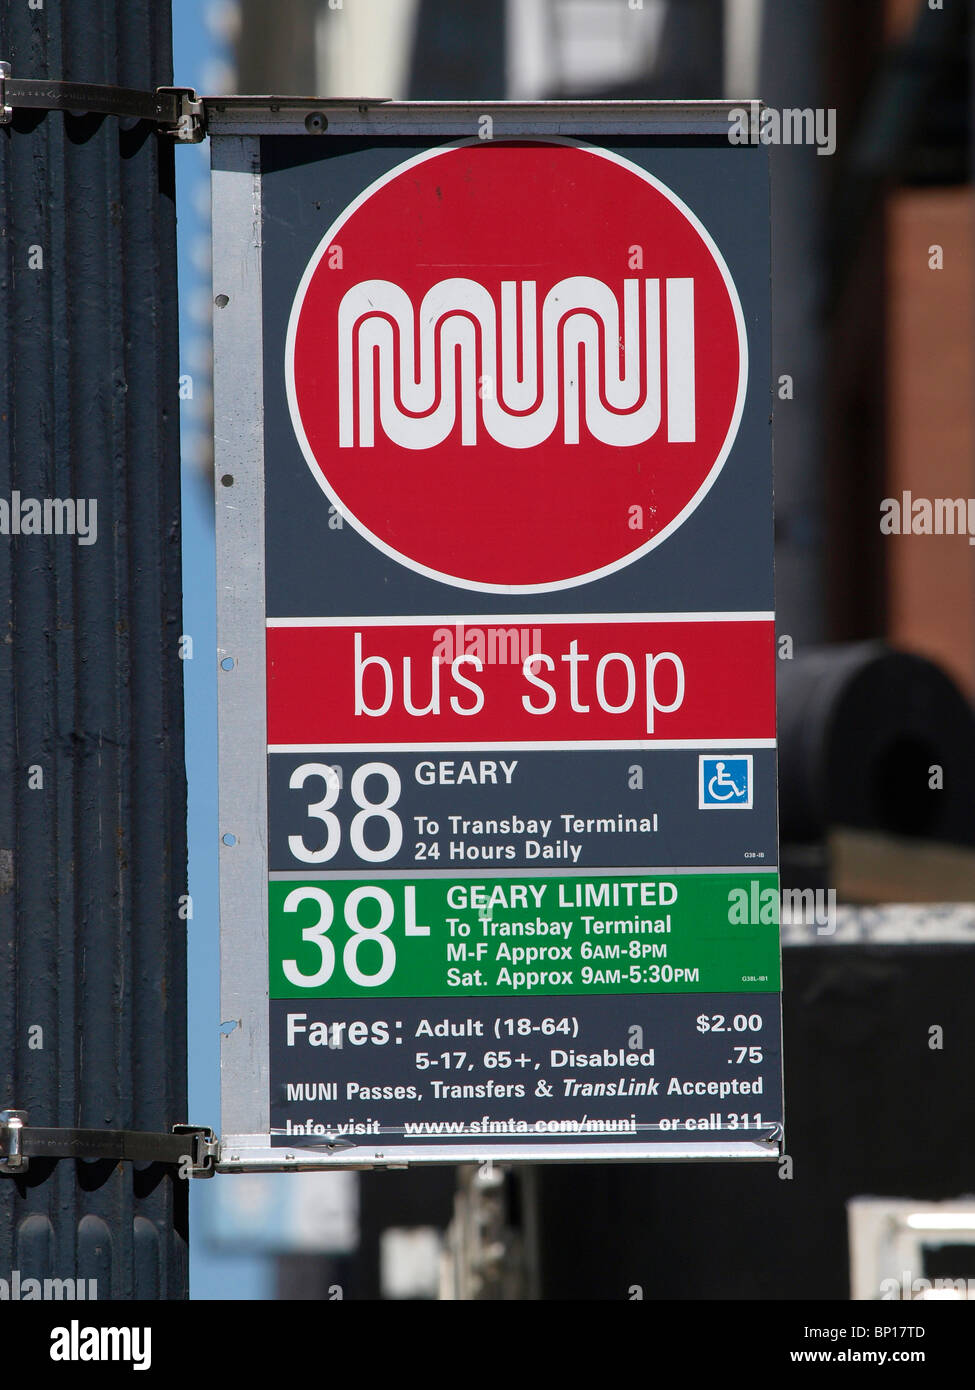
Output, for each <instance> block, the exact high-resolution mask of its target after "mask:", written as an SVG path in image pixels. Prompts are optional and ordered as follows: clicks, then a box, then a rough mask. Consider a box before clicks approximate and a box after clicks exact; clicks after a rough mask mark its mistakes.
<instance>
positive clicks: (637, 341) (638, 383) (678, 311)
mask: <svg viewBox="0 0 975 1390" xmlns="http://www.w3.org/2000/svg"><path fill="white" fill-rule="evenodd" d="M538 298H539V296H538V294H537V286H536V282H535V281H534V280H522V281H521V282H518V281H515V280H504V281H502V282H501V293H500V313H499V312H498V305H497V303H496V302H495V298H494V296H493V295H492V294H491V292H490V291H489V290H488V289H487V288H486V287H485V286H484V285H482V284H480V283H478V282H477V281H476V280H471V279H462V278H454V279H448V280H441V281H439V282H438V283H437V284H435V285H434V286H432V288H431V289H429V290H428V291H427V292H426V294H424V296H423V298H422V300H421V301H420V303H419V304H414V302H413V300H412V299H411V298H410V296H409V295H408V294H407V293H406V291H405V290H403V289H401V288H400V286H399V285H396V284H394V283H393V282H392V281H390V280H364V281H362V282H361V283H359V284H357V285H354V286H353V287H352V288H351V289H350V290H349V291H348V292H347V293H346V295H345V296H344V298H343V299H342V302H341V304H340V306H339V314H338V335H339V444H340V445H341V446H342V447H343V448H349V447H352V446H354V445H355V444H359V445H360V446H362V447H370V446H372V445H373V444H374V443H375V433H374V431H375V423H376V416H377V414H378V418H379V423H380V428H381V429H382V431H383V433H384V434H385V436H386V437H387V439H389V440H391V441H392V442H393V443H394V444H398V445H399V446H400V447H402V448H405V449H430V448H433V447H434V446H435V445H438V444H442V443H443V442H444V440H445V439H447V438H448V436H449V435H450V434H451V433H452V432H453V430H454V428H455V426H456V423H457V421H458V418H459V420H460V438H461V443H462V444H463V445H474V444H476V443H477V442H478V433H479V426H480V427H482V428H483V429H484V430H486V431H487V433H488V434H489V435H490V437H491V438H492V439H493V440H494V441H495V442H496V443H498V444H500V445H502V446H503V447H505V448H509V449H532V448H535V447H537V446H538V445H539V444H542V443H543V442H544V441H545V440H546V439H548V438H549V437H550V436H551V435H552V434H553V433H555V432H556V430H558V429H559V427H560V426H561V439H562V442H563V443H565V444H578V443H579V441H580V415H584V417H585V424H586V428H587V430H588V431H589V434H590V435H592V437H593V438H595V439H597V440H599V442H600V443H602V444H608V445H611V446H617V447H619V446H625V445H634V444H643V443H645V442H646V441H647V440H648V439H651V438H653V436H654V435H655V434H656V433H657V431H658V429H659V428H660V425H661V415H662V402H663V399H664V397H666V403H667V426H666V435H667V440H668V442H669V443H672V444H673V443H679V444H693V443H694V441H695V438H696V428H695V424H696V421H695V370H694V281H693V279H691V278H688V277H675V278H673V279H667V280H666V281H664V282H661V281H660V280H659V279H649V278H648V279H635V278H627V279H625V280H624V281H623V283H622V312H621V311H620V302H619V300H618V299H617V295H616V293H615V292H614V290H613V289H612V288H611V287H610V286H609V285H607V284H605V283H604V282H603V281H602V280H598V279H596V278H594V277H593V276H587V275H574V276H570V277H568V278H567V279H564V280H560V281H559V282H558V283H557V284H555V285H553V286H552V288H551V289H550V290H549V291H548V293H547V294H546V295H545V296H544V299H543V300H542V304H541V332H539V312H538V310H539V305H538ZM664 312H665V314H666V319H665V322H666V353H664V351H663V336H662V330H661V320H662V317H663V313H664ZM519 328H520V332H519ZM417 342H418V343H419V348H418V349H417V347H416V343H417ZM617 344H619V347H617ZM377 359H378V373H377V372H376V370H375V368H376V363H377ZM458 360H459V370H458V366H457V364H458ZM580 361H581V363H582V367H581V370H580ZM377 379H378V393H377V390H376V382H377ZM458 380H459V385H458ZM397 387H398V389H397ZM377 394H378V400H377ZM357 399H358V409H357V408H356V400H357Z"/></svg>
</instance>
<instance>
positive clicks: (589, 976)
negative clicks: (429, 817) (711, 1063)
mask: <svg viewBox="0 0 975 1390" xmlns="http://www.w3.org/2000/svg"><path fill="white" fill-rule="evenodd" d="M269 901H270V951H271V969H270V991H271V997H272V998H274V999H294V998H296V997H299V998H300V997H302V996H303V995H304V996H308V997H310V998H314V997H324V998H341V999H344V998H355V997H356V996H359V995H363V994H364V995H372V996H375V997H387V996H388V997H391V998H427V997H443V998H451V997H453V996H455V995H456V996H461V997H463V996H465V995H475V996H476V995H482V996H489V995H520V996H525V995H544V994H555V995H557V994H576V995H578V994H683V993H693V994H698V993H713V992H728V993H731V992H734V993H740V992H741V991H742V990H743V989H744V990H754V991H755V992H756V993H770V992H775V991H777V990H778V989H779V933H778V875H777V874H775V873H769V872H766V873H760V872H759V873H751V872H750V873H748V874H747V875H743V874H680V873H675V874H671V875H667V876H665V877H656V876H650V875H644V876H633V877H625V876H621V875H608V876H589V875H587V876H581V875H566V876H565V877H561V878H530V877H527V876H526V877H525V878H523V879H510V878H505V879H492V878H484V879H478V880H457V879H452V878H414V879H408V878H404V879H399V878H395V879H394V878H390V879H387V878H383V879H382V880H381V882H380V883H373V884H369V883H368V882H365V883H363V882H357V881H355V880H349V879H334V880H321V879H320V880H317V881H316V880H314V879H308V880H306V881H301V882H296V881H294V880H288V881H273V882H272V883H271V884H270V888H269ZM286 904H287V907H286ZM350 923H352V924H354V925H350ZM423 928H428V930H427V931H425V932H424V931H423ZM289 962H290V963H291V964H290V965H289V964H288V963H289ZM287 970H290V971H291V973H292V978H289V977H288V975H287V973H286V972H287Z"/></svg>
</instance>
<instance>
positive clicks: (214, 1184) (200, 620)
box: [173, 0, 271, 1299]
mask: <svg viewBox="0 0 975 1390" xmlns="http://www.w3.org/2000/svg"><path fill="white" fill-rule="evenodd" d="M219 8H220V6H219V4H214V3H204V4H201V3H200V0H174V3H173V56H174V80H175V82H176V83H178V84H179V85H180V86H186V87H194V88H195V89H196V90H197V91H198V92H204V91H207V90H212V85H210V84H212V83H213V81H214V78H215V74H216V71H217V66H218V64H220V62H221V60H222V59H224V60H225V57H226V55H225V54H223V53H222V52H221V49H220V47H219V45H218V43H217V42H216V41H215V40H214V37H213V35H212V34H211V32H210V29H209V28H208V25H207V16H208V13H209V14H211V15H212V14H214V13H216V12H217V11H218V10H219ZM208 188H209V144H208V142H206V141H205V142H204V143H203V144H201V145H193V146H181V147H179V148H178V149H177V151H176V199H177V213H178V218H179V280H180V373H181V375H183V374H189V375H191V376H193V377H194V378H195V380H194V397H193V399H192V400H186V401H183V403H182V406H181V425H182V442H183V631H184V633H186V634H187V635H188V636H190V637H192V639H193V659H192V660H190V661H186V662H185V663H184V669H183V676H184V683H185V704H186V769H187V775H188V780H189V844H190V861H189V870H190V893H191V896H192V898H193V918H192V920H191V921H190V922H188V924H187V925H188V928H189V959H188V974H189V995H188V1000H189V1088H190V1103H189V1114H188V1116H187V1117H186V1118H187V1119H189V1120H190V1121H191V1122H192V1123H193V1124H207V1125H211V1126H212V1127H213V1128H214V1129H215V1130H217V1131H218V1132H219V1128H220V1085H219V1075H220V1046H219V1022H220V1016H219V992H218V961H219V947H218V916H217V854H216V845H217V764H216V744H217V739H216V721H217V714H216V669H217V668H216V613H215V605H216V575H215V568H214V565H215V561H214V539H213V507H212V490H211V486H210V483H209V480H208V478H207V477H206V475H205V474H204V473H203V471H202V469H201V465H200V462H199V455H198V452H197V447H198V437H199V435H200V434H201V432H204V431H206V430H208V429H209V424H208V422H207V419H206V414H205V401H204V400H203V399H201V397H203V396H205V387H206V382H205V373H204V375H203V377H201V376H200V371H199V357H198V353H199V349H200V344H201V337H202V338H203V341H204V342H205V337H203V335H208V333H209V328H208V326H207V324H206V322H205V321H202V322H201V315H203V316H205V313H206V305H207V303H208V301H209V297H210V293H211V290H210V273H209V266H208V256H207V248H208V238H209V226H208V218H207V214H206V205H207V201H208ZM201 387H202V388H203V389H202V390H201ZM232 1181H233V1179H232V1178H226V1177H222V1178H221V1177H218V1178H216V1179H213V1180H212V1181H210V1182H194V1183H193V1184H192V1185H191V1189H190V1199H191V1207H190V1221H191V1224H190V1233H191V1234H190V1290H191V1297H193V1298H203V1299H208V1298H219V1299H258V1298H266V1297H269V1296H270V1295H271V1286H270V1279H271V1271H270V1266H269V1262H268V1261H267V1260H262V1259H259V1258H253V1257H246V1256H241V1255H230V1254H219V1253H217V1252H216V1251H215V1250H214V1249H213V1247H212V1244H211V1243H210V1242H209V1241H208V1240H207V1231H208V1228H210V1227H211V1226H212V1220H213V1218H212V1210H213V1203H214V1201H215V1200H216V1199H217V1198H218V1191H217V1189H218V1187H219V1185H220V1184H221V1183H228V1182H232Z"/></svg>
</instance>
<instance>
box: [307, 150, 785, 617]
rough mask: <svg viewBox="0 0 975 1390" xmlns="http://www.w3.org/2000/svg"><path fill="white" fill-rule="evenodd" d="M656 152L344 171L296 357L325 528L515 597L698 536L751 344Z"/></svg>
mask: <svg viewBox="0 0 975 1390" xmlns="http://www.w3.org/2000/svg"><path fill="white" fill-rule="evenodd" d="M641 157H642V158H643V159H644V160H645V167H641V166H639V165H637V164H635V163H633V162H632V161H631V160H630V159H629V158H627V157H626V156H625V155H624V154H622V153H620V152H617V151H615V150H610V149H605V148H597V147H595V146H588V145H584V144H581V143H580V142H578V141H572V140H559V139H546V140H541V139H538V140H515V139H512V140H501V139H499V140H493V141H483V140H478V139H476V138H475V139H473V140H470V141H460V142H458V143H456V144H453V145H445V146H438V147H436V148H434V149H431V150H426V151H424V152H423V153H422V154H420V155H416V156H414V157H412V158H411V159H408V160H406V161H405V162H404V163H401V164H395V163H393V164H391V165H390V167H388V168H387V169H386V172H385V173H383V174H382V175H381V176H380V177H379V178H378V179H376V180H375V181H374V182H373V183H371V184H369V185H368V186H367V187H363V186H362V179H363V177H364V175H365V172H366V171H365V170H360V171H359V172H356V167H355V166H354V164H350V165H348V166H347V167H346V166H343V176H342V178H341V179H338V181H337V185H336V186H335V188H332V184H331V183H329V188H330V189H332V193H331V194H330V197H331V198H332V199H333V205H334V206H338V205H339V204H340V200H341V199H342V198H347V199H348V201H347V202H346V203H345V206H344V208H342V210H341V211H340V212H339V213H338V215H337V216H336V217H335V218H334V220H333V221H332V222H331V224H330V225H329V226H328V228H327V230H324V235H321V237H320V240H319V242H318V244H317V246H316V248H315V250H314V252H313V254H312V255H311V259H310V260H309V261H308V262H307V264H306V266H305V269H304V272H303V274H302V276H301V279H300V281H299V282H298V283H297V286H296V288H295V294H294V299H293V300H292V304H291V312H290V317H289V320H288V331H287V335H286V339H285V344H284V362H283V366H284V384H285V390H286V394H287V401H288V410H289V413H290V417H291V424H292V426H293V429H294V436H295V439H296V441H297V443H298V446H299V448H300V450H301V452H302V453H303V455H304V458H305V461H306V463H307V464H308V467H309V468H310V470H311V474H312V477H313V478H314V480H315V483H316V485H317V486H318V487H320V488H321V490H322V492H323V493H324V494H325V497H326V498H327V504H326V505H323V506H322V507H321V508H318V509H316V508H315V507H314V506H311V507H309V509H308V512H307V519H308V525H309V526H310V527H312V528H314V527H316V526H318V527H325V528H327V527H328V525H329V522H328V517H329V516H332V517H334V515H335V514H338V515H339V516H340V517H341V519H342V522H343V524H344V525H345V527H346V538H347V537H348V531H349V530H350V529H354V530H357V531H358V532H359V533H360V535H361V536H363V537H364V538H365V539H366V540H367V541H368V542H369V543H370V544H371V545H373V546H374V547H376V548H377V549H378V550H380V551H381V552H382V553H383V554H385V555H386V556H387V557H388V558H390V559H392V560H394V561H396V562H397V563H399V564H401V565H405V566H407V567H408V568H410V569H413V570H415V571H416V572H418V573H420V574H423V575H427V576H430V577H432V578H434V579H436V580H440V581H443V582H446V583H449V584H456V585H458V586H459V587H462V588H467V589H479V590H482V591H484V592H491V591H496V592H499V593H505V594H510V593H531V592H539V593H541V592H549V591H554V590H557V589H561V588H567V587H570V586H572V585H576V584H585V583H588V582H589V581H590V580H592V579H596V578H599V577H600V576H603V575H608V574H611V573H613V572H614V571H616V570H618V569H621V568H622V567H623V566H625V565H629V564H631V563H632V562H633V561H634V560H637V559H638V558H639V557H640V556H642V555H645V554H646V553H647V552H648V551H649V550H651V549H653V548H654V547H655V546H658V545H661V544H662V543H664V542H665V541H666V540H667V538H668V537H669V536H670V535H671V534H673V532H674V531H676V530H677V528H678V527H679V526H681V525H683V523H684V521H685V520H686V519H687V518H688V517H689V516H690V515H691V513H692V512H693V511H694V510H695V509H696V508H697V507H698V505H699V504H701V503H702V502H703V501H704V499H705V498H706V496H707V494H708V492H709V490H710V489H711V487H712V484H713V483H714V482H715V481H716V479H717V478H718V475H719V474H720V472H721V470H722V468H723V467H724V465H725V461H726V460H727V459H728V458H729V455H730V454H731V450H732V448H733V446H734V443H735V439H736V436H737V434H738V430H739V425H740V424H741V423H742V419H743V415H744V412H745V405H746V397H747V395H748V351H749V349H748V329H747V326H746V320H745V315H744V310H743V307H742V304H741V300H740V298H739V295H738V291H737V288H736V285H735V281H734V279H733V276H732V273H731V270H730V268H729V266H728V264H727V263H726V261H725V259H724V256H723V254H722V251H721V249H720V247H719V245H718V240H717V239H716V237H715V236H714V235H712V233H711V231H709V229H708V228H707V227H706V226H705V225H704V224H703V223H702V222H701V221H700V219H699V218H698V217H697V215H696V214H695V213H694V211H693V210H692V209H691V208H690V207H689V206H688V205H687V204H685V203H684V202H683V201H682V200H681V198H680V197H679V196H678V194H677V193H676V192H675V191H674V190H672V189H671V188H669V187H668V186H667V185H666V184H664V183H663V182H662V180H661V179H660V178H658V177H657V176H656V174H655V173H654V172H652V166H655V165H656V163H657V157H656V155H655V154H654V153H653V151H649V150H647V151H644V152H643V155H642V156H641ZM384 158H388V159H390V160H392V159H393V158H394V155H393V152H390V153H389V154H388V156H384ZM661 167H666V166H664V165H661ZM370 168H372V166H370ZM332 172H337V171H335V170H333V171H332ZM330 177H331V175H330ZM316 187H317V185H316ZM692 190H693V182H691V184H690V188H687V187H685V189H684V191H685V192H688V191H692ZM322 191H323V198H324V185H323V190H322ZM309 192H311V188H309ZM706 202H707V205H708V207H709V208H710V209H711V213H710V215H711V216H712V217H714V218H715V219H716V231H717V233H718V235H719V236H720V237H721V238H722V239H724V240H726V241H728V242H729V243H730V245H731V246H732V247H737V245H738V243H737V240H736V237H737V233H735V232H734V230H733V228H734V225H735V224H734V222H733V217H732V215H731V214H730V213H725V211H723V210H716V209H715V207H714V200H713V199H711V198H710V197H709V198H708V199H707V200H706ZM314 206H317V203H316V204H314ZM312 226H314V230H315V231H316V232H318V231H319V227H318V223H317V221H316V220H315V219H312V221H311V223H310V224H309V230H311V229H312ZM739 254H740V253H739ZM756 319H757V322H758V325H759V326H758V327H757V328H756V332H757V333H759V334H760V333H761V320H760V317H759V316H757V315H756ZM751 416H752V419H753V420H757V421H759V422H761V419H762V418H763V416H767V402H765V403H763V402H761V401H760V399H759V397H758V395H756V397H755V402H754V406H753V407H752V409H751ZM329 507H331V509H332V510H331V512H330V511H329ZM335 534H336V533H334V532H330V536H331V540H333V541H334V540H335ZM338 534H341V533H338ZM334 549H335V546H334V545H332V544H331V543H330V546H329V548H328V553H333V552H334ZM324 553H325V552H324V551H323V556H324ZM323 563H324V559H323Z"/></svg>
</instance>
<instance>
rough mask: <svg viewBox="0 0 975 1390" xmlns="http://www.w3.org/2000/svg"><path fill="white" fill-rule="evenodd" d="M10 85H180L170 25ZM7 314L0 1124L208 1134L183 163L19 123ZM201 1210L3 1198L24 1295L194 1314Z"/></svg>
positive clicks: (179, 1203)
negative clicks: (191, 932) (190, 1229)
mask: <svg viewBox="0 0 975 1390" xmlns="http://www.w3.org/2000/svg"><path fill="white" fill-rule="evenodd" d="M0 59H3V60H6V61H7V62H9V63H10V65H11V75H12V76H13V77H15V78H50V79H52V80H54V79H63V80H68V81H77V82H97V83H109V84H115V85H119V86H126V87H134V88H143V89H152V88H154V87H156V86H160V85H166V84H168V83H171V81H172V75H171V74H172V51H171V19H170V7H169V4H168V3H160V0H58V3H57V4H53V3H47V4H43V5H42V7H39V8H33V7H32V6H31V5H29V4H28V0H21V3H18V4H16V5H6V6H4V7H3V10H2V11H0ZM0 303H2V332H0V1107H8V1108H16V1109H19V1110H23V1111H26V1112H27V1114H28V1123H29V1124H30V1125H39V1126H67V1127H88V1128H119V1129H139V1130H150V1131H164V1130H168V1129H170V1128H171V1126H172V1125H173V1124H174V1123H176V1122H179V1121H182V1120H185V1119H186V1113H185V1112H186V1008H185V998H186V960H185V926H186V923H185V920H184V916H185V903H184V901H183V899H182V895H183V894H185V892H186V886H185V879H186V787H185V773H184V766H183V714H182V676H181V668H180V660H179V637H180V534H179V445H178V433H177V430H178V403H177V402H178V374H179V367H178V342H177V301H176V218H175V207H174V189H173V149H172V146H171V144H170V142H169V141H168V139H167V137H165V136H162V135H159V134H158V133H157V132H156V130H155V129H154V128H153V127H152V126H150V125H149V124H147V123H136V122H133V121H127V120H122V119H119V118H116V117H98V116H71V115H68V114H64V113H57V112H51V113H46V114H45V113H41V112H30V111H22V112H15V114H14V117H13V121H12V123H11V124H8V125H6V126H3V127H0ZM32 501H35V502H37V503H38V504H39V508H40V511H39V517H40V525H41V528H42V533H41V534H34V533H30V532H29V531H28V526H29V525H30V522H27V521H26V520H25V517H26V513H25V510H24V509H25V507H26V508H27V513H30V512H31V511H32V508H31V506H30V505H29V504H30V503H31V502H32ZM45 504H47V506H46V507H45ZM59 519H60V525H61V534H57V526H58V521H59ZM18 523H19V524H20V526H21V534H19V535H18V534H11V532H13V531H15V530H16V526H17V524H18ZM72 529H73V530H74V534H70V533H69V532H70V531H71V530H72ZM181 906H182V907H183V915H181V910H180V909H181ZM186 1205H187V1203H186V1183H185V1182H180V1181H179V1180H178V1179H177V1178H176V1175H175V1173H174V1171H173V1170H172V1169H167V1168H163V1167H148V1166H147V1165H132V1164H130V1163H129V1164H118V1165H116V1164H113V1162H112V1161H111V1160H107V1161H90V1162H80V1161H79V1162H76V1161H73V1160H68V1159H62V1160H59V1161H54V1160H40V1159H32V1160H31V1163H30V1168H29V1171H28V1172H27V1173H26V1174H25V1175H24V1176H22V1177H12V1176H3V1177H0V1278H7V1279H9V1278H10V1277H11V1273H12V1271H14V1270H17V1271H19V1277H20V1279H21V1281H23V1280H24V1279H27V1278H38V1279H44V1278H52V1279H68V1278H74V1279H84V1280H91V1279H97V1297H98V1298H99V1299H109V1298H113V1299H132V1298H151V1299H155V1298H169V1299H172V1298H184V1297H185V1296H186V1292H187V1254H186V1237H187V1231H186ZM88 1291H89V1290H87V1289H86V1292H88Z"/></svg>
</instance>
